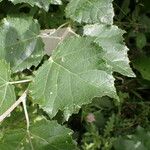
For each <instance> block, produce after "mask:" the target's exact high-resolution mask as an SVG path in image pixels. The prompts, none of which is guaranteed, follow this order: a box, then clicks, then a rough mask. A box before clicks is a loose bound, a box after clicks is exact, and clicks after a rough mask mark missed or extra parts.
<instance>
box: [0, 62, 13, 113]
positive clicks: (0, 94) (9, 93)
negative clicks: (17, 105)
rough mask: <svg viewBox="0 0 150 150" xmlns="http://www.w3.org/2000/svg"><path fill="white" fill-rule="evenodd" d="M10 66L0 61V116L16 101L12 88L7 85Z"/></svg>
mask: <svg viewBox="0 0 150 150" xmlns="http://www.w3.org/2000/svg"><path fill="white" fill-rule="evenodd" d="M10 75H11V72H10V66H9V65H8V64H7V63H6V62H5V61H2V60H0V115H2V114H3V113H4V112H5V111H6V110H7V109H8V108H9V107H10V106H11V105H12V104H13V103H14V102H15V100H16V96H15V92H14V86H13V85H10V84H9V81H10V80H11V78H10Z"/></svg>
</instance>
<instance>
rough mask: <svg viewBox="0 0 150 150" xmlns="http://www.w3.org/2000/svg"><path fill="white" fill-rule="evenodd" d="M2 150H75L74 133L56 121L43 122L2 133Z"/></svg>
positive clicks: (0, 139)
mask: <svg viewBox="0 0 150 150" xmlns="http://www.w3.org/2000/svg"><path fill="white" fill-rule="evenodd" d="M1 134H2V137H1V138H0V150H75V149H76V144H75V143H74V141H73V140H72V138H71V134H72V131H71V130H70V129H67V128H65V127H63V126H61V125H59V124H57V123H56V121H46V120H42V121H39V122H36V123H35V124H33V125H31V126H30V129H29V131H28V132H27V130H26V129H24V128H18V129H10V130H8V131H5V130H4V131H3V132H1Z"/></svg>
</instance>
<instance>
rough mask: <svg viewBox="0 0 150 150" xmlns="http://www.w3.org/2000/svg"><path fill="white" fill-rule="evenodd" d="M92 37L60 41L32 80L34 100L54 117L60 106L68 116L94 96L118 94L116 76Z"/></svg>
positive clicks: (114, 95)
mask: <svg viewBox="0 0 150 150" xmlns="http://www.w3.org/2000/svg"><path fill="white" fill-rule="evenodd" d="M92 41H93V40H92V39H91V38H84V37H74V38H70V39H68V40H67V41H66V42H64V43H63V44H61V45H60V46H59V47H58V48H57V49H56V50H55V51H54V52H53V54H52V57H51V59H50V60H49V61H48V62H46V63H45V64H44V65H43V66H42V67H41V68H40V69H39V70H38V71H37V73H36V77H35V80H34V81H33V83H32V84H31V88H30V90H31V92H32V96H33V98H34V99H33V102H34V103H38V104H39V105H40V107H42V108H43V109H44V110H45V111H46V112H47V113H48V114H49V115H50V116H51V117H53V116H55V115H56V113H57V112H58V110H59V109H60V110H62V111H64V114H65V117H66V119H68V117H69V116H70V115H71V114H72V113H73V112H76V111H77V110H78V109H79V108H80V107H81V105H83V104H87V103H90V102H91V101H92V99H93V98H94V97H102V96H104V95H108V96H110V97H113V98H116V97H117V96H116V91H115V87H114V78H113V76H112V75H111V74H108V73H107V72H106V71H105V69H104V70H100V68H102V66H105V62H104V61H103V60H102V59H101V52H102V49H101V48H100V47H98V46H97V45H95V44H94V43H93V42H92Z"/></svg>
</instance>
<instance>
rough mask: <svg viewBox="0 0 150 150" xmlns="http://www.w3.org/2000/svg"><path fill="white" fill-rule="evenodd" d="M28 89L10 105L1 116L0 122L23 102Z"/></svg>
mask: <svg viewBox="0 0 150 150" xmlns="http://www.w3.org/2000/svg"><path fill="white" fill-rule="evenodd" d="M26 96H27V90H26V91H25V92H24V93H23V94H22V95H21V97H20V98H19V99H18V100H17V101H16V102H15V103H14V104H13V105H12V106H11V107H10V108H8V110H7V111H6V112H4V113H3V114H2V115H1V116H0V122H2V121H3V120H4V119H5V118H6V117H7V116H8V115H9V114H10V113H11V112H12V111H13V110H14V109H15V108H16V107H17V106H18V105H19V104H20V103H21V102H23V101H24V100H25V99H26Z"/></svg>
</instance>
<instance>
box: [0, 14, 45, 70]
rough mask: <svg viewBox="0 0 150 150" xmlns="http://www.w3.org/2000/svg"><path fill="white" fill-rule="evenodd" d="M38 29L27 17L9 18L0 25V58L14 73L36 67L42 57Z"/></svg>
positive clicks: (41, 45) (36, 23) (34, 22)
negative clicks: (8, 64) (7, 63)
mask: <svg viewBox="0 0 150 150" xmlns="http://www.w3.org/2000/svg"><path fill="white" fill-rule="evenodd" d="M39 32H40V27H39V24H38V22H37V21H36V20H33V18H32V17H28V16H25V15H24V16H11V17H7V18H5V19H3V21H2V23H1V25H0V58H1V59H5V60H6V61H7V62H9V63H10V66H11V67H12V70H13V71H14V72H16V71H21V70H23V69H26V68H30V67H31V66H32V65H35V66H37V65H38V64H39V62H40V61H41V59H42V57H43V49H44V44H43V42H42V40H41V38H40V37H39Z"/></svg>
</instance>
